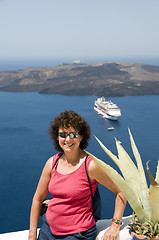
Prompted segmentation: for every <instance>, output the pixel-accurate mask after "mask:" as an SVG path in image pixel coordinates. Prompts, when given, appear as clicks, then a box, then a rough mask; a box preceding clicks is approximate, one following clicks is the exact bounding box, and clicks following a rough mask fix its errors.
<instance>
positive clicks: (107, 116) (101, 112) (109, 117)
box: [94, 106, 119, 120]
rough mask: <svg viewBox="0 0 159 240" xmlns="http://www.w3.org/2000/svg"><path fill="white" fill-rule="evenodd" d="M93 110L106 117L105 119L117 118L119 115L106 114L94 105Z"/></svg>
mask: <svg viewBox="0 0 159 240" xmlns="http://www.w3.org/2000/svg"><path fill="white" fill-rule="evenodd" d="M94 110H95V111H96V112H97V113H98V114H100V115H102V117H103V118H107V119H110V120H118V118H119V117H116V116H111V115H108V114H107V113H106V112H103V111H102V110H100V109H98V108H97V107H96V106H94Z"/></svg>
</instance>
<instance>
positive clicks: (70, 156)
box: [64, 149, 86, 165]
mask: <svg viewBox="0 0 159 240" xmlns="http://www.w3.org/2000/svg"><path fill="white" fill-rule="evenodd" d="M85 155H86V154H85V152H84V151H83V150H82V149H79V150H78V151H76V152H75V153H65V152H64V160H65V161H67V162H68V163H69V164H71V165H76V164H78V163H79V162H80V159H82V158H83V157H85Z"/></svg>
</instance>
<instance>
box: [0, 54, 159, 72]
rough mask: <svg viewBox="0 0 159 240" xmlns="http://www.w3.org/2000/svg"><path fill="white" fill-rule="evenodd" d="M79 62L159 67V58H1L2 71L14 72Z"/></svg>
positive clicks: (0, 69) (0, 66) (0, 67)
mask: <svg viewBox="0 0 159 240" xmlns="http://www.w3.org/2000/svg"><path fill="white" fill-rule="evenodd" d="M76 60H79V61H81V62H82V63H85V64H95V63H107V62H114V63H120V62H127V63H142V64H148V65H155V66H159V57H132V58H130V57H129V58H124V57H121V58H119V57H117V58H115V57H114V58H113V57H110V58H107V57H105V58H104V57H103V58H101V57H100V58H99V57H96V58H87V57H83V58H82V57H81V58H80V57H79V58H48V59H47V58H38V59H28V58H26V59H25V58H22V59H1V58H0V71H14V70H23V69H26V68H36V67H55V66H57V65H62V64H63V63H68V64H72V63H73V61H76Z"/></svg>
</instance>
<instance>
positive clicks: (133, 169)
mask: <svg viewBox="0 0 159 240" xmlns="http://www.w3.org/2000/svg"><path fill="white" fill-rule="evenodd" d="M128 130H129V136H130V142H131V147H132V150H133V154H134V157H135V159H136V163H137V166H136V165H135V164H134V162H133V161H132V160H131V158H130V156H129V155H128V153H127V152H126V151H125V150H124V148H123V147H122V145H121V143H120V142H119V141H117V140H116V139H115V140H116V147H117V151H118V157H117V156H115V155H114V154H113V153H112V152H111V151H110V150H108V149H107V148H106V147H105V146H104V145H103V143H102V142H101V141H100V140H99V139H98V138H97V137H96V136H95V138H96V140H97V141H98V143H99V144H100V146H101V147H102V148H103V150H104V151H105V153H106V154H107V155H108V156H109V157H110V158H111V159H112V160H113V161H114V162H115V164H116V165H117V166H118V167H119V169H120V171H121V173H122V175H123V176H121V175H120V174H119V173H118V172H117V171H116V170H115V169H113V168H112V167H111V166H109V165H108V164H106V163H105V162H103V161H102V160H100V159H98V158H97V157H95V156H94V155H92V154H91V153H88V154H89V155H90V156H91V157H92V159H93V160H94V161H95V162H96V163H97V164H98V165H99V166H100V167H101V168H102V169H103V170H104V171H105V172H106V173H107V175H108V176H109V177H110V178H111V179H112V180H113V182H114V183H115V184H116V185H117V187H118V188H119V189H120V190H121V191H122V192H123V194H124V195H125V197H126V198H127V201H128V202H129V204H130V206H131V208H132V209H133V211H134V214H133V215H132V219H131V224H130V225H131V230H133V231H135V232H136V233H138V234H143V235H146V236H147V237H148V239H149V238H151V237H152V236H156V235H159V184H158V182H159V161H158V167H157V172H156V178H155V179H154V178H153V176H152V175H151V173H150V170H149V167H148V163H147V170H148V174H149V178H150V182H151V183H150V188H148V185H147V181H146V176H145V172H144V168H143V165H142V161H141V157H140V154H139V151H138V149H137V147H136V144H135V142H134V139H133V137H132V134H131V132H130V129H128Z"/></svg>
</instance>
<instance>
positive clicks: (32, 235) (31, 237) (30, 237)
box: [28, 229, 37, 240]
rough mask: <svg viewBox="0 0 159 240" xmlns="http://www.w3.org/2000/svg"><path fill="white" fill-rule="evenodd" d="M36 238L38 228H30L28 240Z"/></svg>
mask: <svg viewBox="0 0 159 240" xmlns="http://www.w3.org/2000/svg"><path fill="white" fill-rule="evenodd" d="M36 238H37V230H36V229H32V230H30V231H29V235H28V240H36Z"/></svg>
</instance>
